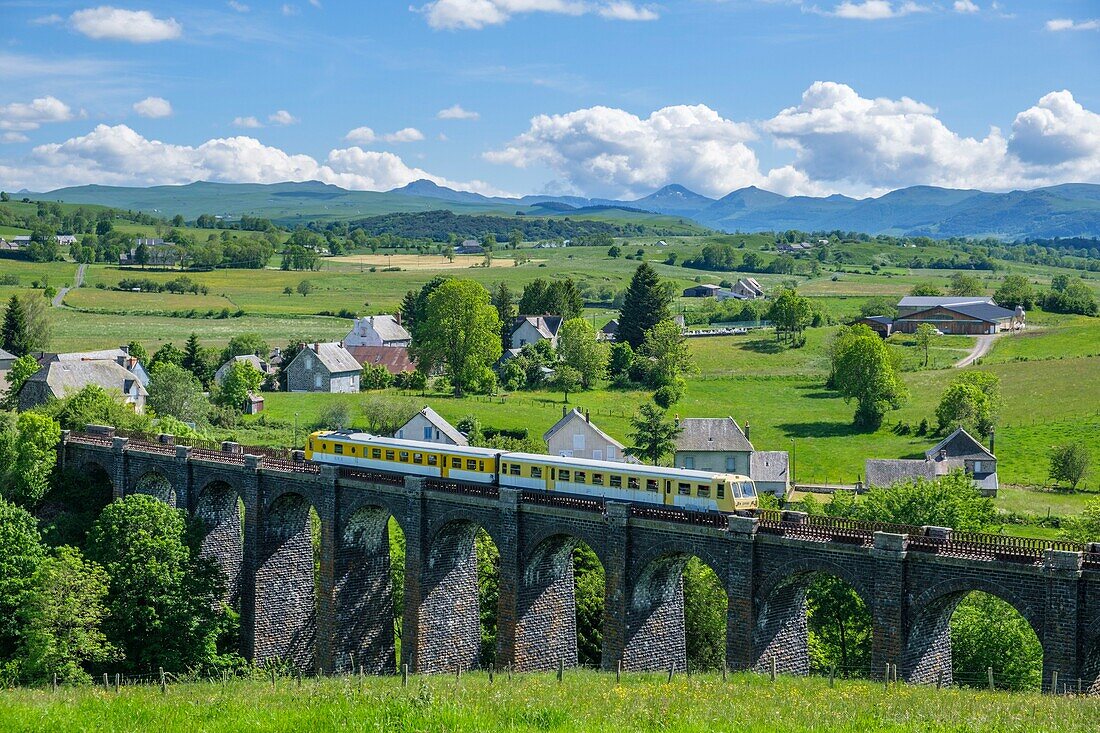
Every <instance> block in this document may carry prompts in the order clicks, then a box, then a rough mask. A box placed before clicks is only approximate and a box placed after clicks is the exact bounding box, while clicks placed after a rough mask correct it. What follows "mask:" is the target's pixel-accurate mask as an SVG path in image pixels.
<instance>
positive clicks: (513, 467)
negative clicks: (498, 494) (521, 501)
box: [508, 463, 520, 476]
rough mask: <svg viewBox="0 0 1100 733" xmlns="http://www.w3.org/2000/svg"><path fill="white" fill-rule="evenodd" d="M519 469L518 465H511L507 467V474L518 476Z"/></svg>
mask: <svg viewBox="0 0 1100 733" xmlns="http://www.w3.org/2000/svg"><path fill="white" fill-rule="evenodd" d="M519 469H520V465H519V464H518V463H513V464H512V465H511V466H508V473H509V474H511V475H512V476H519Z"/></svg>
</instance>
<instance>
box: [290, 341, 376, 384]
mask: <svg viewBox="0 0 1100 733" xmlns="http://www.w3.org/2000/svg"><path fill="white" fill-rule="evenodd" d="M362 371H363V368H362V367H361V366H359V362H357V361H356V360H355V357H354V356H352V355H351V354H350V353H348V350H347V349H345V348H344V345H343V344H342V343H312V344H302V346H301V350H300V351H299V352H298V353H297V354H296V355H295V356H294V358H293V359H291V360H290V363H289V364H287V365H286V368H285V369H284V372H285V374H286V382H287V383H286V384H285V385H284V386H285V388H286V391H288V392H333V393H335V392H341V393H356V392H358V391H359V376H360V374H361V373H362Z"/></svg>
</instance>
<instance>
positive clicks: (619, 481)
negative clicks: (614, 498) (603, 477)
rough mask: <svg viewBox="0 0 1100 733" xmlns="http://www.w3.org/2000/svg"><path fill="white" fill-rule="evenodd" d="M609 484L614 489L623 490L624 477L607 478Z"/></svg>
mask: <svg viewBox="0 0 1100 733" xmlns="http://www.w3.org/2000/svg"><path fill="white" fill-rule="evenodd" d="M607 483H608V485H609V486H611V487H612V488H616V489H621V488H622V487H623V477H622V476H608V477H607Z"/></svg>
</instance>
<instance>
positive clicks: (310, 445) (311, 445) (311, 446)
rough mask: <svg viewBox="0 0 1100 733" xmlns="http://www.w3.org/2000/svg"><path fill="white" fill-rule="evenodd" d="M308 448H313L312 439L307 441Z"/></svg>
mask: <svg viewBox="0 0 1100 733" xmlns="http://www.w3.org/2000/svg"><path fill="white" fill-rule="evenodd" d="M309 449H310V450H313V449H314V448H313V441H312V440H311V441H309Z"/></svg>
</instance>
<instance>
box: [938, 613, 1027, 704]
mask: <svg viewBox="0 0 1100 733" xmlns="http://www.w3.org/2000/svg"><path fill="white" fill-rule="evenodd" d="M951 666H952V670H953V672H954V678H955V682H956V683H957V684H960V685H969V686H973V687H982V686H984V685H985V684H987V683H986V676H987V670H988V669H989V668H990V667H992V668H993V679H994V681H995V683H996V685H997V686H998V687H1001V688H1004V689H1009V690H1038V689H1039V686H1040V683H1041V682H1042V677H1043V647H1042V645H1041V644H1040V643H1039V639H1038V638H1037V637H1036V636H1035V631H1034V630H1033V629H1032V628H1031V624H1029V623H1028V622H1027V619H1025V618H1024V617H1023V616H1021V615H1020V613H1019V612H1018V611H1016V609H1014V608H1013V607H1012V606H1011V605H1010V604H1008V603H1006V602H1005V601H1002V600H1001V599H1000V598H997V597H996V596H993V595H990V594H988V593H981V592H974V593H970V594H968V595H967V596H966V597H965V598H963V599H962V600H961V601H960V602H959V605H958V606H956V607H955V612H954V613H953V614H952V615H951Z"/></svg>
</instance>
